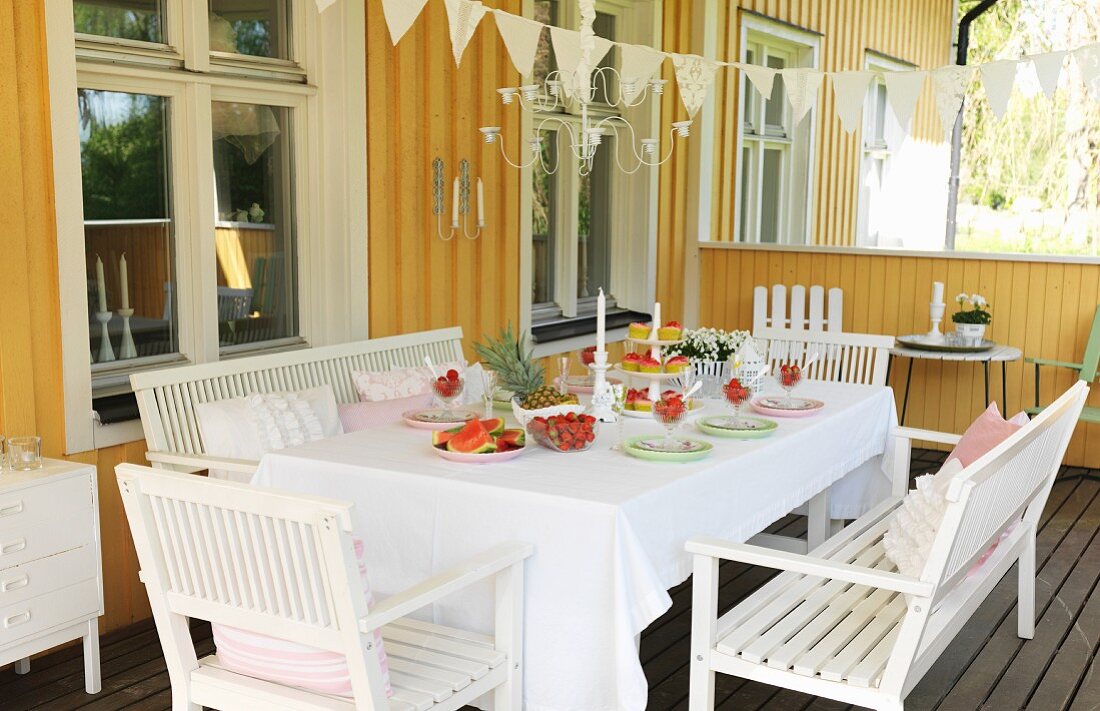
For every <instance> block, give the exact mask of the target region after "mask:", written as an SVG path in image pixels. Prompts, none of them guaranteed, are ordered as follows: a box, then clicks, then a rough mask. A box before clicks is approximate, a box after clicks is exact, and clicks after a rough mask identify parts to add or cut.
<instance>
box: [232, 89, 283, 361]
mask: <svg viewBox="0 0 1100 711" xmlns="http://www.w3.org/2000/svg"><path fill="white" fill-rule="evenodd" d="M290 118H291V116H290V110H289V109H286V108H283V107H278V106H262V105H256V104H243V103H225V102H217V101H216V102H214V103H213V126H214V180H215V185H216V199H217V215H218V223H217V227H216V229H215V240H216V247H217V254H218V260H217V264H218V274H217V277H218V329H219V332H220V338H221V345H222V346H234V345H241V344H245V343H258V342H262V341H270V340H274V339H277V338H287V337H291V336H296V335H298V309H297V305H298V284H297V271H298V270H297V256H296V254H295V235H294V210H293V205H294V197H293V196H294V190H293V185H292V182H291V175H292V174H293V153H292V145H291V140H290V135H291V132H290Z"/></svg>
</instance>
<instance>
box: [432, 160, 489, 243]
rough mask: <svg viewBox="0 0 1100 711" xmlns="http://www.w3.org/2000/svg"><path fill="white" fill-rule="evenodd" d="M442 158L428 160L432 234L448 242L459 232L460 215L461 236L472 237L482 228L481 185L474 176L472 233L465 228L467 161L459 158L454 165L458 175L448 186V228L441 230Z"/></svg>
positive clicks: (468, 176) (482, 186)
mask: <svg viewBox="0 0 1100 711" xmlns="http://www.w3.org/2000/svg"><path fill="white" fill-rule="evenodd" d="M444 202H445V201H444V192H443V159H442V158H439V157H438V156H437V157H436V159H435V160H433V161H432V214H433V215H435V233H436V235H437V236H438V237H439V239H441V240H443V241H444V242H449V241H451V240H452V239H454V237H455V235H456V234H458V232H459V226H460V220H459V218H460V217H461V230H462V236H463V237H465V238H466V239H468V240H475V239H477V238H478V237H480V236H481V230H482V228H483V227H485V186H484V184H483V183H482V182H481V178H478V179H477V231H476V232H474V233H473V234H472V235H471V234H470V230H469V227H468V223H469V217H470V161H468V160H466V159H465V158H463V159H462V160H461V161H459V164H458V175H457V176H456V177H455V179H454V183H453V184H452V187H451V229H450V231H449V232H447V234H444V233H443V205H444Z"/></svg>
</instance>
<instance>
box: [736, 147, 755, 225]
mask: <svg viewBox="0 0 1100 711" xmlns="http://www.w3.org/2000/svg"><path fill="white" fill-rule="evenodd" d="M752 156H753V150H752V149H751V148H748V147H745V148H742V149H741V210H740V212H741V214H740V216H739V218H738V222H739V223H740V224H739V227H740V230H741V241H742V242H752V241H753V234H752V228H751V225H753V222H752V210H753V207H754V206H755V204H756V202H755V200H756V199H755V197H754V195H755V192H754V191H753V185H754V183H755V182H756V166H755V165H754V164H753V160H752Z"/></svg>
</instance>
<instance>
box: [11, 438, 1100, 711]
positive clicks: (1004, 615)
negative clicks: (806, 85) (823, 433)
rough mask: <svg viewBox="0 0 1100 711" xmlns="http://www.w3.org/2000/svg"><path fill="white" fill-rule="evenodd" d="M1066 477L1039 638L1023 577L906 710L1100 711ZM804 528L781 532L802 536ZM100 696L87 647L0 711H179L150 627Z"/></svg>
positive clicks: (1082, 543)
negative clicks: (89, 689)
mask: <svg viewBox="0 0 1100 711" xmlns="http://www.w3.org/2000/svg"><path fill="white" fill-rule="evenodd" d="M942 456H943V455H942V454H939V453H935V452H918V453H916V456H915V459H914V466H913V471H914V473H917V474H919V473H924V472H926V471H930V470H935V469H936V468H937V467H938V465H939V462H940V460H941V458H942ZM1090 473H1100V472H1095V471H1090V470H1084V469H1076V468H1069V469H1066V470H1064V471H1063V472H1062V474H1061V478H1060V479H1059V481H1058V482H1057V483H1056V484H1055V486H1054V489H1053V492H1052V493H1051V497H1050V502H1049V504H1048V506H1047V510H1046V512H1045V513H1044V516H1043V521H1042V527H1041V529H1040V531H1039V538H1038V566H1039V574H1038V583H1037V586H1036V590H1037V601H1036V603H1037V604H1036V608H1037V610H1038V614H1039V619H1038V624H1037V625H1036V634H1035V639H1034V640H1032V641H1030V642H1027V643H1024V642H1023V641H1022V640H1020V639H1019V638H1017V637H1016V621H1015V602H1016V588H1015V576H1014V575H1013V574H1012V573H1010V574H1009V575H1007V576H1006V577H1005V579H1004V580H1002V581H1001V583H1000V585H999V586H998V587H997V588H996V589H995V590H994V591H993V592H992V593H991V594H990V596H989V598H988V599H987V600H986V601H985V603H984V604H983V605H982V606H981V607H980V608H979V609H978V611H977V613H976V614H975V615H974V617H973V618H972V619H971V620H970V622H969V623H968V624H967V625H966V626H965V627H964V628H963V629H962V631H961V632H960V633H959V635H958V636H957V637H956V638H955V640H954V641H953V642H952V644H951V646H950V647H948V649H947V650H946V651H945V652H944V654H943V656H942V657H941V658H940V660H939V661H938V662H937V663H936V665H935V666H933V667H932V669H931V670H930V671H929V672H928V674H927V676H926V677H925V678H924V680H922V681H921V683H920V684H919V685H918V686H917V688H916V689H914V690H913V692H912V693H911V694H910V695H909V698H908V699H907V701H906V709H907V710H908V711H924V710H925V709H929V710H930V709H943V710H944V711H973V710H974V709H990V710H991V711H992V710H996V711H1009V710H1012V709H1024V708H1027V709H1037V710H1041V711H1047V710H1048V709H1050V710H1053V709H1071V710H1072V711H1086V710H1089V709H1097V708H1100V660H1097V659H1096V654H1097V651H1098V647H1100V588H1098V587H1097V583H1098V582H1100V540H1097V534H1098V533H1100V482H1098V481H1096V480H1090V479H1086V478H1082V475H1086V474H1090ZM801 521H802V520H801V519H795V518H792V519H791V520H788V521H783V522H780V524H778V525H777V526H776V527H775V528H773V530H777V529H785V530H784V532H785V533H796V532H798V529H799V526H801V525H803V524H802V523H801ZM770 575H771V572H770V571H767V570H764V569H761V568H754V567H750V566H743V565H738V564H733V563H727V564H725V565H723V566H722V568H721V586H722V587H721V602H722V607H723V609H726V608H728V607H731V606H732V605H734V604H735V603H736V602H737V601H738V600H740V599H741V598H743V597H744V596H746V595H748V594H749V593H751V592H752V591H753V590H754V589H756V588H757V587H758V586H760V585H761V584H763V583H764V582H765V581H766V580H768V579H769V577H770ZM672 597H673V600H674V604H673V607H672V609H670V610H669V611H668V612H667V613H666V614H665V615H664V616H663V617H661V618H660V619H659V620H657V621H656V622H654V623H653V625H652V626H651V627H650V628H649V629H648V630H647V631H646V632H645V634H644V635H643V636H642V647H641V654H642V661H643V663H644V665H645V671H646V676H647V677H648V679H649V684H650V695H649V708H650V709H653V710H656V711H664V710H665V709H686V708H687V689H688V677H687V661H688V634H689V628H690V623H689V617H690V599H691V586H690V581H689V582H687V583H684V584H683V585H680V586H679V587H677V588H676V589H675V590H673V591H672ZM192 634H193V635H194V638H195V641H196V645H197V647H198V651H199V653H200V654H206V653H209V652H211V651H212V650H213V643H212V641H211V639H210V628H209V626H208V625H206V624H205V623H201V624H196V625H195V626H194V627H193V628H192ZM102 642H103V645H102V661H103V692H102V693H100V694H98V695H97V696H88V695H87V694H85V693H84V679H83V667H82V661H81V657H80V651H79V647H70V648H67V649H64V650H61V651H59V652H55V653H53V654H50V655H48V656H45V657H42V658H40V659H36V660H35V661H34V662H33V663H32V665H31V673H30V674H28V675H26V676H17V675H16V674H15V673H14V671H12V669H11V668H10V667H8V668H4V669H0V709H2V710H3V711H25V710H27V709H43V710H48V711H55V710H56V711H63V710H65V709H77V708H80V709H88V710H93V709H95V710H99V709H103V710H107V709H110V710H113V709H134V710H149V711H153V710H156V711H160V710H162V709H168V708H169V707H170V690H169V684H168V676H167V674H166V672H165V668H164V661H163V659H162V658H161V654H160V646H159V644H158V641H157V636H156V632H155V630H154V629H153V627H152V625H151V624H149V623H148V622H145V623H139V624H137V625H134V626H132V627H130V628H128V629H125V630H120V631H118V632H115V633H112V634H110V635H107V636H105V637H104V638H103V640H102ZM717 698H718V700H719V701H718V708H720V709H730V710H733V709H737V710H738V711H749V710H751V709H769V710H770V709H775V710H777V711H788V710H791V711H794V710H798V711H802V710H806V711H810V710H813V711H826V710H834V711H839V710H841V709H847V708H852V707H849V706H847V705H845V704H840V703H836V702H833V701H829V700H826V699H820V698H814V697H811V696H807V695H805V694H798V693H793V692H789V691H784V690H779V689H776V688H774V687H770V686H765V685H763V684H757V683H752V682H743V681H741V680H740V679H736V678H733V677H727V676H722V675H719V676H718V694H717Z"/></svg>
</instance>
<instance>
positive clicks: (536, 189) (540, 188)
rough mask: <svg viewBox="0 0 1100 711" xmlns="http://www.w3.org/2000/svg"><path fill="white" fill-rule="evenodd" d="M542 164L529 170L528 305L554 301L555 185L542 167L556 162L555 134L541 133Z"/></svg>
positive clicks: (536, 162) (556, 208)
mask: <svg viewBox="0 0 1100 711" xmlns="http://www.w3.org/2000/svg"><path fill="white" fill-rule="evenodd" d="M541 135H542V162H541V163H540V162H539V161H535V165H534V167H533V168H532V170H531V175H532V178H531V180H532V183H533V193H534V194H533V198H532V200H531V241H532V245H531V263H532V269H531V303H533V304H547V303H551V302H553V301H554V251H555V248H556V242H555V239H554V232H555V224H554V223H555V216H556V214H557V210H558V194H557V192H558V191H557V183H556V181H555V180H554V176H552V175H550V174H548V173H547V172H546V171H544V170H543V169H542V166H543V163H545V164H546V165H547V166H550V167H551V168H553V166H555V165H557V162H558V142H557V140H556V137H557V133H556V132H554V131H542V133H541Z"/></svg>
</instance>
